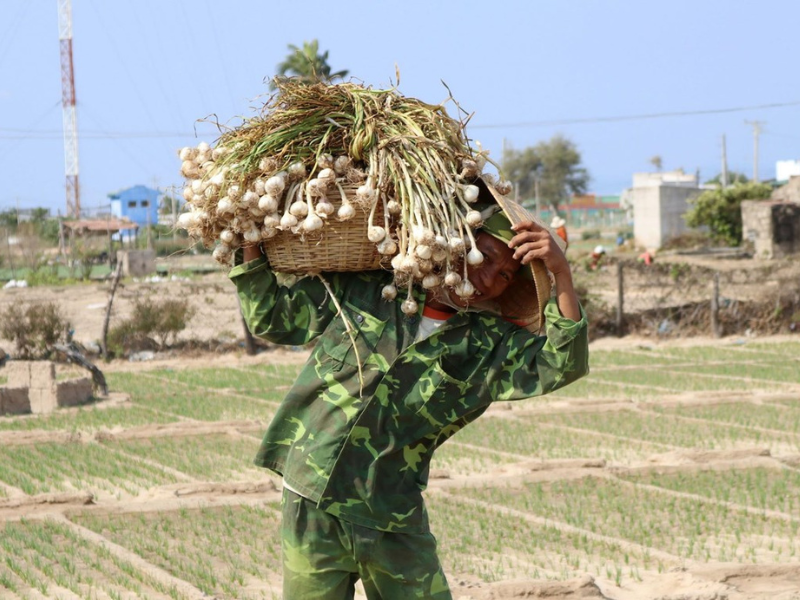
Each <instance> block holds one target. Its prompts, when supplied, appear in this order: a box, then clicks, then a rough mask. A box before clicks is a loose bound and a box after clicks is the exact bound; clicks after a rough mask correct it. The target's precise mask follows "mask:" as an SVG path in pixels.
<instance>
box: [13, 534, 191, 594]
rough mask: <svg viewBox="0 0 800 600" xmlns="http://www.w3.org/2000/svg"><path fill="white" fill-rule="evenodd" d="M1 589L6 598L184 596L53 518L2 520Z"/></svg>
mask: <svg viewBox="0 0 800 600" xmlns="http://www.w3.org/2000/svg"><path fill="white" fill-rule="evenodd" d="M0 590H5V592H4V593H3V596H2V597H3V598H7V597H9V596H7V595H6V594H9V595H11V594H13V596H11V597H17V598H62V597H78V598H86V599H87V600H95V599H97V600H99V599H101V598H112V599H122V598H130V597H135V598H146V597H159V598H173V599H174V600H183V599H184V598H186V597H185V596H184V595H183V594H181V593H180V592H179V591H178V590H176V589H175V588H174V587H170V586H165V585H163V584H162V583H160V582H159V581H158V580H156V579H154V578H153V577H151V576H150V575H148V574H147V573H145V572H143V571H141V570H139V569H137V568H135V567H134V566H133V565H132V564H131V563H130V562H128V561H125V560H122V559H120V558H118V557H117V556H115V555H114V554H112V553H111V552H110V551H109V550H108V549H106V548H105V547H104V546H100V545H94V544H91V543H89V542H88V541H86V540H85V539H84V538H82V537H81V536H79V535H77V534H76V533H75V532H74V531H73V530H72V528H71V527H70V526H69V525H65V524H62V523H53V522H49V521H19V522H9V523H3V524H0Z"/></svg>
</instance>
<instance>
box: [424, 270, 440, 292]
mask: <svg viewBox="0 0 800 600" xmlns="http://www.w3.org/2000/svg"><path fill="white" fill-rule="evenodd" d="M438 286H439V276H438V275H434V274H433V273H429V274H428V275H425V277H423V278H422V287H424V288H425V289H426V290H430V289H433V288H435V287H438Z"/></svg>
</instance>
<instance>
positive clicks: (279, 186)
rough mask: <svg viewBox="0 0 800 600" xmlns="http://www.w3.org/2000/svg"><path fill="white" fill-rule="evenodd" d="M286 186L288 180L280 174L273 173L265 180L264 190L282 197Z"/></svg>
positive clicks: (276, 196) (271, 194)
mask: <svg viewBox="0 0 800 600" xmlns="http://www.w3.org/2000/svg"><path fill="white" fill-rule="evenodd" d="M285 187H286V181H285V180H284V178H283V177H281V176H279V175H273V176H272V177H270V178H269V179H267V180H266V181H265V182H264V191H265V192H267V193H268V194H269V195H270V196H274V197H275V198H280V196H281V194H282V193H283V190H284V188H285Z"/></svg>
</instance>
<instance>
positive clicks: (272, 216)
mask: <svg viewBox="0 0 800 600" xmlns="http://www.w3.org/2000/svg"><path fill="white" fill-rule="evenodd" d="M326 102H327V103H328V104H329V105H330V106H331V111H330V112H331V114H334V113H335V114H336V115H337V116H336V118H332V117H329V118H327V119H320V118H319V115H320V114H321V112H323V111H320V107H321V106H325V103H326ZM348 106H352V110H348V109H347V108H346V107H348ZM343 107H345V108H343ZM359 111H360V112H361V113H363V118H361V119H360V120H358V119H353V121H352V122H350V121H348V120H347V119H346V118H345V117H346V115H348V114H350V112H352V114H353V115H356V114H360V113H359ZM411 122H413V126H412V125H409V123H411ZM409 140H413V141H409ZM421 140H425V141H426V143H422V141H421ZM178 156H179V159H180V161H181V167H180V170H181V174H182V175H183V176H184V178H185V179H186V185H185V187H184V190H183V197H184V199H185V200H186V202H187V205H186V207H187V209H188V212H186V213H184V214H182V215H181V217H180V219H179V220H178V223H177V226H178V227H179V228H182V229H185V230H186V231H187V232H188V233H189V235H190V236H191V237H192V238H194V239H196V240H200V241H202V243H203V244H204V245H205V246H206V247H209V248H211V247H214V248H215V250H214V258H215V259H216V260H218V261H219V262H221V263H223V264H229V262H230V260H231V257H232V254H233V251H234V250H236V249H237V248H241V247H243V246H248V245H252V244H258V243H261V242H263V241H266V240H269V239H270V238H272V237H274V236H276V235H279V234H280V235H295V236H297V237H298V243H304V242H305V241H306V240H307V239H310V240H312V241H313V240H315V239H317V237H316V236H318V235H319V233H320V232H322V231H324V230H325V228H326V227H329V226H330V224H332V223H339V222H342V221H348V220H350V219H353V218H355V217H356V216H357V215H362V216H361V217H360V218H366V227H365V229H364V237H365V241H364V243H365V244H373V245H374V246H375V247H376V250H377V252H378V253H379V254H380V256H381V257H382V258H381V260H382V264H384V265H385V266H386V267H391V268H392V270H393V271H394V275H395V278H394V285H391V286H387V287H386V288H385V289H384V290H383V296H384V298H385V299H387V300H393V299H395V298H398V297H401V298H403V300H402V308H403V310H404V311H405V312H407V313H409V314H411V313H413V312H415V311H416V310H417V308H418V307H417V305H416V302H415V301H414V299H413V296H412V295H411V289H412V287H413V286H414V285H419V286H421V287H422V288H424V289H428V290H431V289H435V288H437V287H441V286H447V287H449V288H451V289H453V290H454V291H455V292H456V293H457V294H458V295H459V296H462V297H465V298H469V297H470V296H471V295H472V294H473V293H474V288H473V286H472V285H471V284H470V283H469V281H468V279H467V277H466V269H467V267H468V266H472V265H478V264H480V263H481V262H482V261H483V256H482V255H481V253H480V251H479V250H478V249H477V247H476V245H475V233H474V231H475V229H476V228H478V227H480V225H481V224H482V217H481V213H480V211H479V210H478V208H477V207H476V204H475V203H476V202H477V200H478V196H479V193H480V191H479V188H478V186H477V185H475V180H476V179H477V178H478V177H482V178H483V179H484V180H485V181H486V180H489V179H490V176H489V175H488V174H486V175H484V174H483V169H484V166H485V165H486V163H487V161H488V160H489V159H488V151H485V150H483V149H481V148H480V147H479V148H478V151H477V152H475V151H473V150H472V149H471V148H470V147H469V145H468V143H467V142H466V136H464V134H463V125H462V123H461V122H459V121H455V120H453V119H451V118H450V117H448V116H447V114H446V113H445V112H444V108H443V107H442V106H433V105H430V104H425V103H420V102H419V101H415V100H413V99H407V98H403V97H402V96H399V95H398V94H397V93H396V91H394V90H387V91H376V90H371V89H367V88H363V87H362V86H359V85H356V84H339V85H332V84H314V85H300V84H293V83H292V82H282V83H280V84H279V95H278V96H277V97H276V98H275V99H274V100H273V101H272V102H271V103H269V104H268V105H266V106H265V109H264V113H263V114H262V115H260V116H259V117H256V118H253V119H252V120H250V121H246V122H245V123H244V124H243V125H242V126H241V127H240V128H238V129H234V130H230V131H228V132H226V133H225V134H223V135H222V136H221V137H220V139H219V140H218V141H217V142H216V144H215V145H214V146H213V147H212V146H211V145H210V144H208V143H205V142H201V143H199V144H198V145H197V146H196V147H191V146H190V147H186V148H182V149H181V150H180V151H179V152H178ZM496 188H497V189H498V191H500V192H501V193H508V192H509V191H510V185H509V184H507V183H506V182H500V183H499V184H497V185H496ZM400 289H403V290H404V293H403V296H401V295H400V292H399V291H398V290H400Z"/></svg>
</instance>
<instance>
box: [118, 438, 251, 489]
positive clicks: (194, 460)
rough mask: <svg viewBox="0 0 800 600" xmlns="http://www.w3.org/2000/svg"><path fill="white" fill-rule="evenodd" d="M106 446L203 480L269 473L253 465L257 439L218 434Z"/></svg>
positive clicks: (123, 441) (228, 478)
mask: <svg viewBox="0 0 800 600" xmlns="http://www.w3.org/2000/svg"><path fill="white" fill-rule="evenodd" d="M103 445H104V446H107V447H110V448H116V449H118V450H120V451H122V452H124V453H126V454H130V455H133V456H140V457H142V458H146V459H148V460H150V461H153V462H157V463H159V464H162V465H165V466H167V467H170V468H171V469H175V470H177V471H180V472H181V473H185V474H186V475H189V476H191V477H194V478H196V479H199V480H202V481H229V480H235V479H237V478H241V477H242V476H243V475H244V474H245V473H246V472H248V471H250V472H251V473H250V477H251V478H252V477H253V476H254V475H259V474H260V475H265V474H266V471H264V470H263V469H256V467H255V466H254V465H253V460H252V459H253V457H254V456H255V454H256V450H257V449H258V443H257V442H256V441H255V439H253V440H250V439H247V438H240V437H235V436H230V435H225V434H218V435H202V436H181V437H154V438H149V439H137V440H119V441H116V440H111V441H104V442H103Z"/></svg>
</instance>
